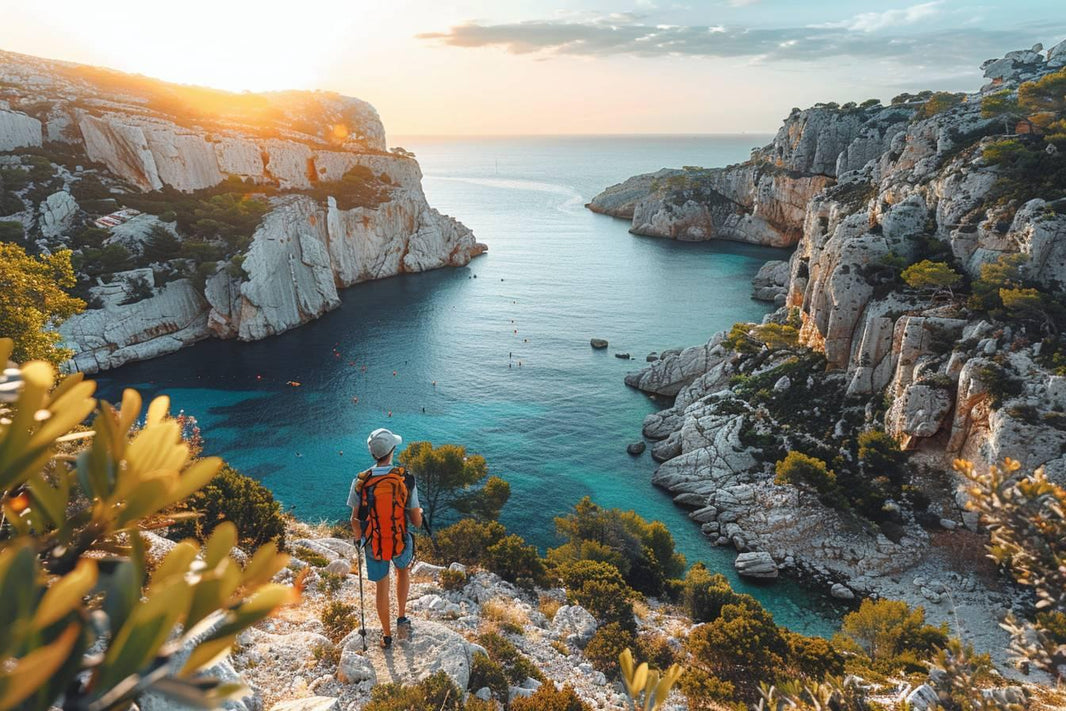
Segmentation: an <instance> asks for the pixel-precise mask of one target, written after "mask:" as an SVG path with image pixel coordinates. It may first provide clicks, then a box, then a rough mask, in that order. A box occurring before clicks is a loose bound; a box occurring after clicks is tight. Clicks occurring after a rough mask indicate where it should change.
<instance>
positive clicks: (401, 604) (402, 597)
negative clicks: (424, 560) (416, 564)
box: [396, 568, 411, 617]
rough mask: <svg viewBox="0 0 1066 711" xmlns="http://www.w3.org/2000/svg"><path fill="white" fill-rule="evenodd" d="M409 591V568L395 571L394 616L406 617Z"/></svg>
mask: <svg viewBox="0 0 1066 711" xmlns="http://www.w3.org/2000/svg"><path fill="white" fill-rule="evenodd" d="M410 590H411V571H410V569H409V568H397V569H396V610H397V612H396V616H397V617H407V593H408V592H410Z"/></svg>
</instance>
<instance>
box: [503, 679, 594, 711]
mask: <svg viewBox="0 0 1066 711" xmlns="http://www.w3.org/2000/svg"><path fill="white" fill-rule="evenodd" d="M509 708H510V710H511V711H592V707H590V706H589V705H588V704H586V703H585V702H584V701H582V700H581V697H580V696H578V695H577V692H575V691H574V690H573V689H572V688H571V687H570V686H564V687H563V688H561V689H556V688H555V684H551V683H549V684H542V685H541V687H540V688H539V689H537V690H536V691H535V692H534V693H533V695H532V696H529V697H528V698H521V697H520V698H517V699H515V700H514V701H512V702H511V704H510V706H509Z"/></svg>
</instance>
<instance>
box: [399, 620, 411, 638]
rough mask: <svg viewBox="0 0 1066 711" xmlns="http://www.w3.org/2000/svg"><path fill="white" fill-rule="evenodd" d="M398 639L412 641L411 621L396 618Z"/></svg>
mask: <svg viewBox="0 0 1066 711" xmlns="http://www.w3.org/2000/svg"><path fill="white" fill-rule="evenodd" d="M396 637H397V638H398V639H400V640H405V639H410V637H411V620H409V619H407V618H406V617H397V618H396Z"/></svg>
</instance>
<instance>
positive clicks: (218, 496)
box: [169, 466, 285, 548]
mask: <svg viewBox="0 0 1066 711" xmlns="http://www.w3.org/2000/svg"><path fill="white" fill-rule="evenodd" d="M176 510H177V511H183V512H190V513H195V514H198V517H197V518H192V519H187V520H182V521H178V522H177V523H175V524H174V525H172V526H171V527H170V533H169V537H170V538H172V539H174V540H181V539H183V538H189V537H194V538H197V539H199V540H204V539H206V538H207V537H208V536H210V535H211V533H212V532H213V531H214V530H215V528H216V527H217V526H218V525H219V524H220V523H222V522H223V521H232V522H233V523H234V525H236V526H237V531H238V532H239V536H240V538H239V540H240V544H241V545H242V546H250V547H257V546H261V545H263V544H264V543H267V542H270V541H273V542H274V543H276V544H277V545H278V547H279V548H284V546H285V517H284V516H283V515H282V513H281V504H280V503H278V501H277V500H276V499H275V498H274V494H273V493H272V492H271V491H270V489H268V488H266V487H265V486H263V485H262V484H260V483H259V482H258V481H256V480H255V479H253V478H251V477H249V476H245V475H244V474H241V473H240V472H239V471H237V470H236V469H234V468H232V467H230V466H223V467H222V468H221V469H220V470H219V472H218V474H217V475H216V476H215V478H214V479H212V480H211V481H210V482H209V483H208V484H207V486H205V487H204V488H203V489H201V490H200V491H198V492H196V493H194V494H192V495H191V496H190V497H189V498H188V499H186V500H185V501H184V502H182V504H181V505H180V506H179V507H177V508H176Z"/></svg>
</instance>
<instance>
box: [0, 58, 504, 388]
mask: <svg viewBox="0 0 1066 711" xmlns="http://www.w3.org/2000/svg"><path fill="white" fill-rule="evenodd" d="M101 71H102V70H97V69H93V68H89V67H78V66H77V65H71V64H67V63H62V62H53V61H50V60H44V59H38V58H34V57H27V56H25V55H18V54H14V53H10V52H0V81H3V82H4V83H5V85H12V86H17V87H20V93H19V94H18V96H17V105H12V104H10V102H6V101H5V102H4V103H3V104H0V150H13V149H18V148H34V147H40V146H42V145H43V144H42V140H43V137H44V136H45V135H47V138H48V141H49V142H51V144H50V145H52V146H57V145H60V144H62V148H60V149H58V150H59V151H60V152H61V153H62V155H63V156H69V155H71V154H73V155H75V156H77V158H78V159H81V160H79V161H78V162H82V163H84V165H81V166H78V167H77V168H76V169H75V172H76V173H77V175H73V174H72V173H71V172H70V170H68V168H67V167H66V166H65V165H61V164H60V161H56V162H53V163H52V167H53V171H54V174H53V176H52V183H54V184H56V185H59V186H62V189H56V188H52V190H53V192H51V193H49V194H48V197H47V198H46V199H43V200H41V201H40V204H39V205H36V204H34V205H33V206H32V207H33V208H34V209H32V210H27V211H24V212H21V213H19V215H18V216H17V218H18V219H19V220H20V221H22V222H23V224H24V226H25V227H26V228H27V231H28V233H29V234H30V235H31V236H32V237H34V238H35V239H37V240H38V243H39V245H40V246H41V248H42V249H55V248H60V247H65V246H68V245H69V244H70V239H69V233H71V232H72V231H73V230H76V229H78V228H81V227H83V226H85V225H89V224H91V220H93V219H95V218H97V217H99V216H100V215H101V213H102V212H108V211H110V210H112V209H114V208H113V207H103V208H95V206H94V208H95V209H100V212H94V213H89V212H87V211H86V210H85V209H83V208H82V207H81V206H79V204H78V202H77V201H76V200H75V199H74V198H73V197H72V195H71V190H72V188H71V185H72V184H73V185H75V186H77V185H78V184H79V183H80V181H82V180H85V179H88V178H89V177H90V176H91V178H92V179H93V180H96V181H97V182H100V183H101V184H102V186H103V187H105V188H106V189H107V192H106V193H105V195H107V196H113V200H111V199H109V200H94V201H92V202H94V203H100V202H102V203H104V204H105V205H106V204H108V203H111V204H114V205H117V206H121V205H122V203H123V197H122V196H123V195H125V194H128V193H129V192H131V191H132V192H136V191H142V192H150V191H163V190H174V191H179V192H184V193H193V192H195V191H199V190H204V189H209V188H214V187H216V186H220V185H221V184H222V183H224V182H225V181H237V182H238V183H239V184H240V185H241V186H248V187H245V188H244V189H245V191H247V189H248V188H249V187H252V186H263V188H262V192H263V195H262V196H261V198H262V199H267V200H269V202H270V210H269V211H268V212H267V214H266V215H265V216H264V217H263V219H262V221H261V223H260V224H259V226H258V228H257V229H256V230H255V232H254V234H253V235H252V236H251V242H250V245H249V246H248V247H247V249H246V250H245V253H244V254H239V255H236V256H237V257H239V259H238V258H234V259H233V260H229V261H227V262H224V263H221V264H219V265H216V268H215V271H214V273H213V274H212V273H208V274H207V278H206V280H204V281H206V283H204V281H201V282H200V283H203V284H204V285H203V286H202V287H200V288H197V287H196V286H195V285H194V283H193V281H192V280H190V279H177V280H176V281H175V280H172V279H173V278H174V276H173V274H174V269H175V267H174V265H173V264H169V263H168V264H160V263H155V264H146V263H145V262H146V261H147V259H146V258H143V255H144V254H145V252H144V246H145V243H146V241H147V240H148V239H149V238H150V236H151V234H152V231H153V230H157V229H160V228H161V229H163V230H166V231H167V232H169V233H170V234H171V235H173V236H174V237H176V238H177V239H178V240H181V239H183V236H182V235H181V231H180V229H179V227H178V225H177V223H175V222H163V221H162V220H160V219H159V216H157V215H151V214H145V215H139V216H136V217H133V218H132V219H129V220H128V221H126V222H123V223H122V224H119V225H117V226H110V227H109V228H108V229H109V231H110V234H109V235H108V236H107V237H106V238H105V245H106V246H112V245H120V246H122V247H124V248H125V249H127V250H128V251H129V252H130V253H131V254H133V255H136V256H138V257H141V259H140V262H139V263H138V264H137V266H139V267H143V269H138V270H135V271H134V272H128V273H127V274H126V275H125V276H123V275H119V274H116V275H113V276H111V275H105V276H107V279H106V280H102V281H98V283H97V284H96V285H93V286H90V287H89V292H90V293H91V294H92V296H93V299H94V303H95V305H97V306H99V308H91V309H90V310H88V311H86V312H84V313H82V314H79V315H76V316H74V317H73V318H71V319H69V320H68V321H66V322H65V323H63V324H62V325H61V327H60V333H61V335H62V336H63V339H64V342H65V345H66V346H67V347H69V348H71V349H72V350H73V351H74V357H73V359H72V360H71V362H70V363H69V367H71V368H74V369H78V370H83V371H86V372H95V371H98V370H106V369H108V368H114V367H118V366H120V365H122V364H124V363H127V362H130V361H132V360H142V359H145V358H151V357H154V356H157V355H162V354H164V353H170V352H173V351H175V350H177V349H179V348H181V347H183V346H186V345H188V344H190V343H193V342H195V341H198V340H201V339H204V338H208V337H220V338H239V339H242V340H256V339H261V338H266V337H268V336H271V335H274V334H277V333H281V332H283V331H287V330H289V329H291V328H295V327H296V326H299V325H300V324H303V323H306V322H308V321H310V320H312V319H315V318H317V317H319V316H321V315H322V314H324V313H325V312H327V311H329V310H331V309H334V308H336V307H337V306H338V305H339V304H340V299H341V296H340V290H341V289H343V288H344V287H347V286H351V285H353V284H356V283H359V282H363V281H368V280H371V279H380V278H384V277H389V276H395V275H397V274H404V273H415V272H421V271H426V270H429V269H436V268H440V267H446V266H464V265H466V264H467V263H469V261H470V260H471V259H472V258H473V257H474V256H477V255H478V254H481V253H482V252H484V251H485V249H486V247H485V246H484V245H482V244H479V243H478V242H477V241H476V240H475V239H474V236H473V234H472V233H471V231H470V230H469V229H467V228H466V227H465V226H463V225H462V224H461V223H460V222H458V221H456V220H455V219H453V218H451V217H448V216H447V215H442V214H441V213H439V212H438V211H436V210H434V209H433V208H432V207H430V206H429V204H428V202H427V201H426V197H425V194H424V193H423V191H422V184H421V181H422V174H421V171H420V169H419V166H418V163H417V162H416V161H415V160H414V159H413V158H412V157H409V156H408V155H404V154H394V153H389V152H386V150H385V148H386V142H385V130H384V127H383V126H382V124H381V120H380V118H379V117H378V114H377V111H375V110H374V108H373V107H372V106H371V105H370V104H368V103H366V102H364V101H361V100H359V99H354V98H350V97H343V96H339V95H336V94H332V93H329V92H276V93H269V94H257V95H231V96H230V97H228V98H227V99H225V100H222V101H221V104H223V105H224V108H223V109H221V110H216V109H212V108H211V106H212V104H211V103H210V101H211V100H218V99H221V98H222V95H221V94H219V96H215V93H214V92H211V91H210V90H198V89H189V88H186V87H180V86H176V85H167V84H164V83H162V82H158V83H157V84H156V85H151V86H148V88H145V82H150V81H151V80H143V78H142V79H140V80H138V81H131V82H129V84H128V85H125V84H122V82H121V75H118V74H117V73H113V72H106V71H105V72H104V74H105V75H106V76H107V80H106V81H104V82H102V83H100V82H98V81H97V79H96V77H97V75H98V74H99V73H100V72H101ZM116 87H117V88H116ZM205 96H207V98H208V103H207V105H206V108H205V107H204V106H201V105H199V104H198V103H197V101H200V100H202V99H203V98H204V97H205ZM183 102H185V103H183ZM42 107H43V108H42ZM19 108H25V109H26V111H28V112H30V113H29V114H28V113H25V112H21V111H18V110H17V109H19ZM30 114H33V115H30ZM15 160H16V162H17V161H18V157H16V158H15ZM87 166H88V167H87ZM357 168H359V169H362V172H361V173H359V175H360V176H361V177H360V178H359V180H362V181H363V182H364V184H365V187H366V190H365V192H366V196H364V197H358V198H354V201H355V202H356V203H357V204H359V205H362V206H357V207H350V208H349V207H348V205H349V199H348V198H345V197H344V188H345V187H346V184H344V183H343V179H344V178H345V176H346V175H348V174H349V171H352V170H353V169H357ZM252 189H254V188H252ZM96 195H99V193H96V194H95V195H94V197H95V196H96ZM371 196H372V197H371ZM88 203H89V201H86V204H88ZM127 217H128V216H127ZM227 256H229V255H228V253H227ZM177 261H179V262H180V261H182V259H179V260H177ZM192 266H193V267H196V266H197V265H195V264H194V265H192ZM149 267H151V268H149ZM178 268H180V269H184V270H185V271H184V272H183V273H185V274H188V273H190V272H189V267H188V265H179V267H178ZM155 271H159V272H160V273H161V274H163V275H164V276H165V278H166V279H171V281H168V282H167V283H166V285H165V286H162V287H161V288H155V287H154V284H153V282H154V281H156V279H157V277H156V276H155V274H154V272H155ZM126 276H129V279H127V278H126ZM131 280H132V281H131ZM104 281H106V282H108V283H104ZM141 282H144V283H145V284H146V285H147V287H148V289H149V292H150V295H148V296H147V298H145V287H144V286H142V285H141ZM129 284H137V285H138V286H139V288H138V289H133V287H129V288H127V286H128V285H129ZM135 299H139V300H135ZM95 300H98V302H95Z"/></svg>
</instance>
